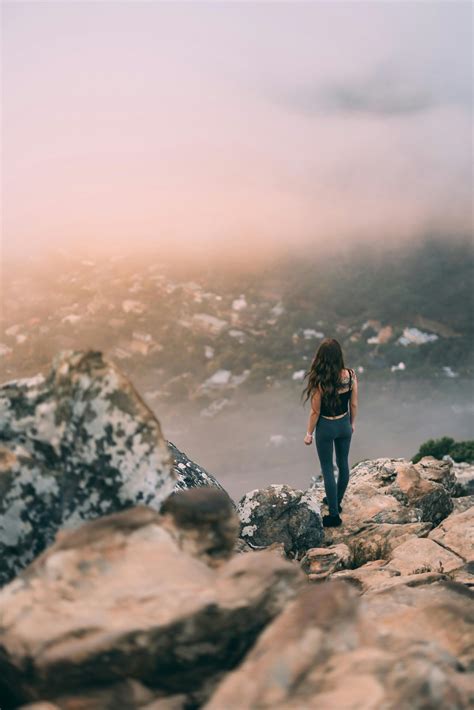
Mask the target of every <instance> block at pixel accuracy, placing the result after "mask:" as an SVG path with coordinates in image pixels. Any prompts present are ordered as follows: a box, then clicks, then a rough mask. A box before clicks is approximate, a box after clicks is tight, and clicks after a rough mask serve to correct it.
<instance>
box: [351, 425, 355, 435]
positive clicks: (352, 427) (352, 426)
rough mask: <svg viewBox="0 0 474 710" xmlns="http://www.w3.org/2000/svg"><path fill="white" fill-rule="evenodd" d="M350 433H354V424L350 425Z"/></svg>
mask: <svg viewBox="0 0 474 710" xmlns="http://www.w3.org/2000/svg"><path fill="white" fill-rule="evenodd" d="M351 429H352V433H354V429H355V424H351Z"/></svg>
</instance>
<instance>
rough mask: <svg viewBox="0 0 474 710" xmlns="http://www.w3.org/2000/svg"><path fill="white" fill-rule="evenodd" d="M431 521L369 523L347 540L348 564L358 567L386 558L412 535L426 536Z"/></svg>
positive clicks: (430, 526)
mask: <svg viewBox="0 0 474 710" xmlns="http://www.w3.org/2000/svg"><path fill="white" fill-rule="evenodd" d="M432 527H433V526H432V524H431V523H405V524H403V525H398V524H396V523H393V524H389V523H369V524H368V525H366V526H365V527H363V528H362V529H361V530H359V531H358V532H357V533H355V534H354V535H352V537H351V538H350V539H348V540H347V544H348V545H349V548H350V566H351V567H354V568H355V567H360V566H361V565H364V564H365V563H366V562H370V561H372V560H381V559H384V560H387V559H388V558H389V555H390V553H391V552H392V550H394V549H395V548H396V547H397V546H398V545H401V544H402V543H403V542H406V541H407V540H408V539H410V538H412V537H426V536H427V535H428V533H429V531H430V530H431V528H432Z"/></svg>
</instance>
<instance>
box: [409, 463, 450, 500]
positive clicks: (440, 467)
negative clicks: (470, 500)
mask: <svg viewBox="0 0 474 710" xmlns="http://www.w3.org/2000/svg"><path fill="white" fill-rule="evenodd" d="M414 466H415V468H416V470H417V471H418V472H419V473H420V475H421V476H422V477H423V478H426V479H427V480H428V481H433V482H434V483H440V484H441V485H442V486H443V487H444V488H445V489H446V490H447V491H448V493H449V495H451V496H454V495H458V482H457V478H456V475H455V472H454V466H453V461H452V459H436V458H435V457H434V456H423V458H422V459H420V460H419V461H418V463H416V464H414Z"/></svg>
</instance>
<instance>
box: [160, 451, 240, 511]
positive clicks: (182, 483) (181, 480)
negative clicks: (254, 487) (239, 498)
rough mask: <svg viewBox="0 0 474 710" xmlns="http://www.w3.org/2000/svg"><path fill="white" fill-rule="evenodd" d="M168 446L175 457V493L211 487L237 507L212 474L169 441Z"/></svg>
mask: <svg viewBox="0 0 474 710" xmlns="http://www.w3.org/2000/svg"><path fill="white" fill-rule="evenodd" d="M168 446H169V449H170V452H171V455H172V457H173V462H174V464H173V465H174V472H175V474H176V476H177V479H176V484H175V488H174V490H175V491H184V490H187V489H189V488H199V487H201V486H211V487H212V488H218V489H219V490H220V491H223V492H224V493H225V494H226V495H227V496H228V497H229V501H230V502H231V504H232V506H233V507H234V508H236V507H237V506H236V505H235V502H234V501H233V500H232V498H230V496H229V494H228V493H227V491H226V490H225V489H224V488H223V487H222V486H221V484H220V483H219V481H218V480H217V479H216V478H214V476H213V475H212V474H211V473H209V472H208V471H205V470H204V469H203V468H202V466H198V465H197V464H196V463H194V461H191V459H189V458H188V457H187V456H186V454H185V453H183V452H182V451H180V450H179V449H178V448H177V447H176V446H175V445H174V444H173V443H172V442H171V441H168Z"/></svg>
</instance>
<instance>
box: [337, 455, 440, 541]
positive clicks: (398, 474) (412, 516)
mask: <svg viewBox="0 0 474 710" xmlns="http://www.w3.org/2000/svg"><path fill="white" fill-rule="evenodd" d="M452 510H453V503H452V500H451V498H450V496H449V494H448V492H447V491H446V489H445V488H444V486H443V485H441V484H440V483H436V482H433V481H431V480H429V479H428V478H425V477H423V476H422V475H421V474H420V472H419V470H417V469H416V468H415V466H414V465H413V464H411V463H410V462H408V461H406V460H405V459H387V458H380V459H373V460H367V461H361V462H360V463H359V464H357V466H355V467H354V468H353V469H352V471H351V474H350V480H349V486H348V488H347V492H346V495H345V497H344V501H343V513H342V514H341V517H342V520H343V525H342V526H341V527H339V528H328V529H327V530H325V541H326V542H327V544H328V545H334V544H337V543H339V542H347V541H348V539H350V538H351V537H352V536H353V535H355V534H357V533H358V532H360V531H363V530H364V529H366V528H367V525H369V524H377V525H378V524H388V525H405V524H408V523H422V522H426V523H432V524H433V525H437V524H438V523H440V522H441V520H443V519H444V518H445V517H446V516H447V515H449V514H450V513H451V511H452Z"/></svg>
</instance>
